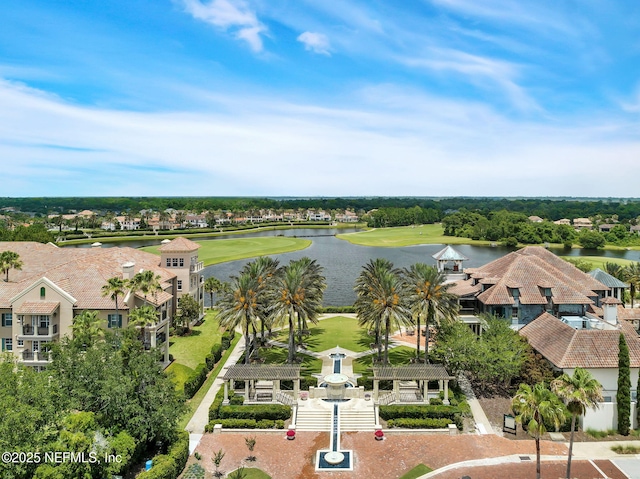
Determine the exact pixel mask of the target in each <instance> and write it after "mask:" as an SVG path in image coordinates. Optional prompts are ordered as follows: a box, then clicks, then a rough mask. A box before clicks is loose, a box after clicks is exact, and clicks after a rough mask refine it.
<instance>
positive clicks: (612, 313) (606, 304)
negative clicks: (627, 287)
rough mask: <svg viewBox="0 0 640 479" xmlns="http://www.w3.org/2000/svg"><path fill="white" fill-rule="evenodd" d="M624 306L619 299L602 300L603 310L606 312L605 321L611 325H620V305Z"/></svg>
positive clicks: (608, 297)
mask: <svg viewBox="0 0 640 479" xmlns="http://www.w3.org/2000/svg"><path fill="white" fill-rule="evenodd" d="M619 304H622V301H620V300H619V299H618V298H616V297H613V296H607V297H606V298H605V299H603V300H602V309H603V310H604V315H603V316H604V318H603V319H604V320H605V321H606V322H607V323H609V324H618V305H619Z"/></svg>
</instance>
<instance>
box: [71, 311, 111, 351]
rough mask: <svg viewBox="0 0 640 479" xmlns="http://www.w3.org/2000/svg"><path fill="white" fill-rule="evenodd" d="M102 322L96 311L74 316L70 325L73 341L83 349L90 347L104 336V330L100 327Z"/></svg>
mask: <svg viewBox="0 0 640 479" xmlns="http://www.w3.org/2000/svg"><path fill="white" fill-rule="evenodd" d="M102 321H103V320H102V319H100V317H99V316H98V311H83V312H82V313H80V314H78V315H77V316H74V318H73V322H72V324H71V331H72V332H73V339H74V340H76V341H78V343H79V344H80V345H82V346H83V347H88V346H90V345H91V344H93V343H94V341H96V340H97V339H100V338H102V337H103V336H104V329H103V328H102V327H101V323H102Z"/></svg>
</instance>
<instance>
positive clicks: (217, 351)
mask: <svg viewBox="0 0 640 479" xmlns="http://www.w3.org/2000/svg"><path fill="white" fill-rule="evenodd" d="M211 354H212V355H213V358H214V359H215V362H216V363H217V362H218V361H220V359H221V358H222V344H220V343H216V344H214V345H213V346H212V347H211Z"/></svg>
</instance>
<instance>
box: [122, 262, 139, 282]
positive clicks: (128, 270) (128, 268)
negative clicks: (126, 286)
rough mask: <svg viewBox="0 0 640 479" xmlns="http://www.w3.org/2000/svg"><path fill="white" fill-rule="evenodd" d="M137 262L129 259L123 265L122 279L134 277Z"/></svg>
mask: <svg viewBox="0 0 640 479" xmlns="http://www.w3.org/2000/svg"><path fill="white" fill-rule="evenodd" d="M135 267H136V264H135V263H134V262H132V261H129V262H127V263H125V264H123V265H122V279H132V278H133V275H134V270H135Z"/></svg>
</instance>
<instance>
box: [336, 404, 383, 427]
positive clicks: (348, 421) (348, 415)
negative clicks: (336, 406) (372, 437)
mask: <svg viewBox="0 0 640 479" xmlns="http://www.w3.org/2000/svg"><path fill="white" fill-rule="evenodd" d="M375 425H376V415H375V412H374V409H373V408H367V409H346V410H341V411H340V430H341V431H375Z"/></svg>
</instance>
